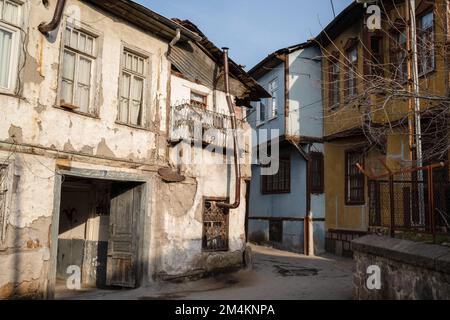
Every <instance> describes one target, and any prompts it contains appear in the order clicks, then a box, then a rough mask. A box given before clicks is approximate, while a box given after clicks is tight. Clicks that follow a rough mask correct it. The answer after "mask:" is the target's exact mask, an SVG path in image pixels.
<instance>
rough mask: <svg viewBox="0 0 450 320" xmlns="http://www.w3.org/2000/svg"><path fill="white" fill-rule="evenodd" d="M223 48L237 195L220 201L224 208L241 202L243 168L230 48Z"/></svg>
mask: <svg viewBox="0 0 450 320" xmlns="http://www.w3.org/2000/svg"><path fill="white" fill-rule="evenodd" d="M222 50H223V66H224V73H225V75H224V78H225V94H226V96H227V104H228V110H229V112H230V115H231V129H232V130H233V141H234V143H233V151H234V167H235V178H236V179H235V197H234V199H235V200H234V203H232V204H231V203H218V204H217V205H218V206H219V207H220V208H223V209H237V208H239V206H240V204H241V168H240V166H239V158H238V150H239V144H238V136H237V131H236V129H237V121H236V112H235V110H234V104H233V101H232V100H231V96H230V71H229V64H228V48H222Z"/></svg>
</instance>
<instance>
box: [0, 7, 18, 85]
mask: <svg viewBox="0 0 450 320" xmlns="http://www.w3.org/2000/svg"><path fill="white" fill-rule="evenodd" d="M21 9H22V6H21V5H20V4H19V3H17V2H15V1H8V0H0V92H4V93H11V94H12V93H14V92H15V90H16V83H17V78H18V62H19V52H20V51H19V42H20V24H21V20H22V18H21V11H22V10H21Z"/></svg>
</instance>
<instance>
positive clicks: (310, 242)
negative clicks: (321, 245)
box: [287, 138, 314, 256]
mask: <svg viewBox="0 0 450 320" xmlns="http://www.w3.org/2000/svg"><path fill="white" fill-rule="evenodd" d="M287 140H288V141H289V142H290V143H291V144H292V145H294V147H295V148H296V149H297V150H298V151H299V153H300V154H301V155H302V157H303V158H304V159H305V161H306V216H305V220H304V221H303V229H304V232H303V235H304V242H303V244H304V254H305V255H306V256H314V238H313V228H312V224H313V213H312V212H311V202H312V201H311V196H312V194H311V177H310V175H311V173H310V166H311V157H310V156H309V154H310V151H311V145H309V148H308V152H305V151H304V150H303V149H302V148H301V147H300V146H299V145H298V144H297V143H295V141H293V140H291V139H289V138H288V139H287Z"/></svg>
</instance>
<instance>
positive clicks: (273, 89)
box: [269, 79, 279, 120]
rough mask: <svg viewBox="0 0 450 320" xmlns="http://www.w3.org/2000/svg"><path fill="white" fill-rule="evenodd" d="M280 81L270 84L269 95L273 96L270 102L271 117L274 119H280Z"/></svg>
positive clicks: (273, 81) (275, 80) (276, 80)
mask: <svg viewBox="0 0 450 320" xmlns="http://www.w3.org/2000/svg"><path fill="white" fill-rule="evenodd" d="M278 91H279V90H278V79H274V80H272V81H271V82H270V83H269V93H270V95H271V96H272V97H271V98H270V99H269V101H270V103H269V106H270V108H269V112H270V114H269V117H270V119H274V118H276V117H278V104H279V93H278ZM270 119H269V120H270Z"/></svg>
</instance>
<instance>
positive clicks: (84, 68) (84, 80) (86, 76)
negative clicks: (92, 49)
mask: <svg viewBox="0 0 450 320" xmlns="http://www.w3.org/2000/svg"><path fill="white" fill-rule="evenodd" d="M91 68H92V62H91V60H88V59H85V58H83V57H81V58H80V65H79V67H78V82H80V83H81V84H84V85H87V86H90V84H91Z"/></svg>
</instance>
